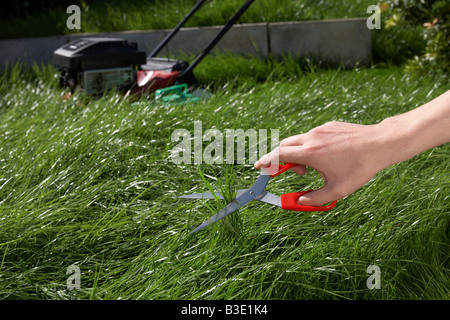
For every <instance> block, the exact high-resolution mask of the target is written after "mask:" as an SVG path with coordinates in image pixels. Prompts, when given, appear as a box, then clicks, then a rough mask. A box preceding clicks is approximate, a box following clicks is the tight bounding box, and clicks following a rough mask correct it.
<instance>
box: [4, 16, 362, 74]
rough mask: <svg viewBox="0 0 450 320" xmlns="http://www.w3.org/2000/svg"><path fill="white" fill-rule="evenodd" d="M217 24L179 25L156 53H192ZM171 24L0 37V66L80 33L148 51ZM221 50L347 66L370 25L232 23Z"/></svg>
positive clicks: (47, 58) (36, 55)
mask: <svg viewBox="0 0 450 320" xmlns="http://www.w3.org/2000/svg"><path fill="white" fill-rule="evenodd" d="M221 28H222V26H212V27H198V28H182V29H180V31H179V32H178V33H177V34H176V35H175V36H174V38H172V40H171V41H170V42H169V43H168V44H167V46H166V47H165V48H164V49H163V50H162V51H161V52H160V53H159V56H162V57H164V56H173V55H178V54H180V53H185V54H190V55H196V54H198V53H199V52H201V50H203V49H204V48H205V47H206V46H207V44H208V43H209V42H210V41H211V40H212V38H213V37H214V36H215V35H216V34H217V33H218V32H219V30H220V29H221ZM168 32H170V30H152V31H123V32H101V33H90V34H82V33H74V34H70V35H64V36H52V37H40V38H25V39H12V40H1V41H0V67H3V66H4V65H5V63H6V62H9V63H15V62H23V63H26V64H30V63H33V62H38V63H41V62H51V59H52V56H53V51H54V50H56V49H57V48H59V47H60V46H62V45H64V44H65V43H67V42H70V41H72V40H74V39H77V38H80V37H87V36H89V37H97V36H99V37H105V36H107V37H116V38H124V39H127V40H129V41H133V42H137V43H138V47H139V49H140V50H144V51H145V52H146V53H147V54H149V53H150V52H151V50H152V48H153V47H155V46H156V44H158V43H159V42H160V41H161V40H162V39H163V38H164V37H165V35H166V34H167V33H168ZM217 50H225V51H230V52H232V53H236V54H248V55H254V56H259V57H261V58H267V57H268V56H269V55H272V56H273V57H282V56H287V55H289V56H295V57H307V58H311V59H320V60H323V61H325V62H340V63H344V64H345V65H347V66H352V65H354V64H356V63H359V64H360V65H366V64H368V63H369V62H370V59H371V30H369V29H368V28H367V26H366V18H352V19H339V20H312V21H293V22H276V23H268V24H267V23H253V24H236V25H234V26H233V27H232V28H231V29H230V30H229V31H228V33H227V34H226V35H225V36H224V37H223V38H222V40H221V41H220V42H219V43H218V44H217V46H216V48H215V49H214V50H213V51H217Z"/></svg>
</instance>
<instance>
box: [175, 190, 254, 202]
mask: <svg viewBox="0 0 450 320" xmlns="http://www.w3.org/2000/svg"><path fill="white" fill-rule="evenodd" d="M248 190H249V189H239V190H237V191H236V197H240V196H241V195H242V194H243V193H244V192H246V191H248ZM177 198H178V199H215V198H218V199H221V200H223V199H224V196H223V193H222V192H214V193H211V192H203V193H193V194H185V195H182V196H178V197H177Z"/></svg>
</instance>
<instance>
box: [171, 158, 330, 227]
mask: <svg viewBox="0 0 450 320" xmlns="http://www.w3.org/2000/svg"><path fill="white" fill-rule="evenodd" d="M294 166H297V164H294V163H286V164H283V165H279V167H278V171H276V172H275V173H273V174H268V173H267V172H264V170H262V171H263V172H262V173H261V174H260V175H259V176H258V178H257V179H256V181H255V183H254V184H253V185H252V186H251V187H250V188H249V189H241V190H238V191H237V192H236V199H235V200H233V201H232V202H230V203H229V204H228V205H227V206H225V207H224V208H223V209H221V210H220V211H219V212H217V213H216V214H214V215H213V216H211V217H210V218H209V219H208V220H205V221H203V223H202V224H200V225H199V226H198V227H197V228H195V229H194V230H193V231H191V232H190V233H189V234H192V233H194V232H197V231H199V230H201V229H203V228H205V227H207V226H209V225H211V224H213V223H214V222H217V221H218V220H220V219H222V218H224V217H226V216H227V215H229V214H230V213H233V212H234V211H236V210H238V209H239V208H240V207H242V206H244V205H246V204H247V203H249V202H250V201H252V200H257V201H262V202H265V203H269V204H272V205H274V206H278V207H281V209H284V210H291V211H310V212H311V211H328V210H331V209H333V208H334V206H335V205H336V203H337V201H336V200H335V201H333V202H332V203H330V204H328V205H324V206H305V205H300V204H298V203H297V200H298V198H300V197H301V196H302V195H304V194H305V193H307V192H310V191H313V190H308V191H300V192H292V193H285V194H282V195H281V196H276V195H274V194H272V193H270V192H267V191H265V188H266V186H267V184H268V183H269V180H270V178H273V177H276V176H278V175H279V174H281V173H283V172H285V171H287V170H289V169H290V168H292V167H294ZM216 197H217V198H219V199H223V195H222V193H220V192H217V193H214V194H212V193H211V192H205V193H195V194H189V195H182V196H179V197H177V198H181V199H215V198H216Z"/></svg>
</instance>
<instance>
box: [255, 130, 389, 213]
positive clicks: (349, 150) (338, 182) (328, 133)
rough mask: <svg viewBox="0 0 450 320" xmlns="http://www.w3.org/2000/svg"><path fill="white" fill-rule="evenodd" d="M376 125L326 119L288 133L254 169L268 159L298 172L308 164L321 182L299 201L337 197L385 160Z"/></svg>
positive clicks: (354, 187)
mask: <svg viewBox="0 0 450 320" xmlns="http://www.w3.org/2000/svg"><path fill="white" fill-rule="evenodd" d="M379 130H380V128H379V127H378V125H359V124H351V123H345V122H335V121H334V122H329V123H326V124H324V125H322V126H319V127H316V128H314V129H312V130H310V131H309V132H307V133H305V134H299V135H296V136H292V137H289V138H287V139H284V140H283V141H281V142H280V146H279V147H278V148H276V149H275V150H273V151H271V152H270V153H268V154H266V155H264V156H263V157H261V159H259V160H258V161H257V162H256V163H255V167H256V168H257V169H261V168H263V167H267V166H269V165H270V164H271V163H295V164H298V166H295V167H293V168H291V170H293V171H294V172H296V173H298V174H304V173H306V168H307V167H310V168H312V169H314V170H316V171H317V172H319V173H320V174H321V176H322V177H323V179H324V181H325V185H324V186H323V187H322V188H320V189H318V190H315V191H312V192H308V193H306V194H305V195H303V196H301V197H300V198H299V199H298V203H299V204H303V205H312V206H319V205H323V204H325V203H328V202H331V201H334V200H337V199H341V198H344V197H346V196H347V195H349V194H351V193H353V192H354V191H356V190H357V189H359V188H361V187H362V186H363V185H365V184H366V183H367V182H368V181H369V180H370V179H372V178H373V177H374V176H375V175H376V174H377V173H378V172H379V171H381V170H382V169H384V168H385V167H386V166H387V164H388V163H389V160H390V159H389V156H388V155H386V154H385V151H386V150H385V148H384V146H383V145H382V144H380V139H379V137H380V131H379Z"/></svg>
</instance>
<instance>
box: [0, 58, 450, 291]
mask: <svg viewBox="0 0 450 320" xmlns="http://www.w3.org/2000/svg"><path fill="white" fill-rule="evenodd" d="M224 65H226V66H227V68H224V67H223V66H224ZM230 70H239V72H238V73H234V72H232V71H230ZM55 72H56V71H55V70H54V68H52V67H49V66H41V67H37V66H35V67H34V68H33V69H30V70H24V69H22V68H20V67H18V66H13V67H10V68H8V69H7V70H5V71H4V73H3V74H2V75H1V79H0V80H1V82H0V298H1V299H448V297H449V288H450V280H449V279H450V277H449V239H448V227H449V219H450V205H449V203H450V201H449V200H450V175H449V172H450V170H449V169H450V168H449V163H450V162H449V156H450V146H449V145H448V144H447V145H444V146H441V147H437V148H434V149H432V150H429V151H427V152H424V153H422V154H420V155H418V156H416V157H414V158H413V159H411V160H408V161H406V162H404V163H401V164H398V165H395V166H393V167H390V168H388V169H386V170H384V171H382V172H381V173H379V174H378V175H377V176H376V177H375V178H374V179H373V180H372V181H370V182H369V183H368V184H367V185H366V186H365V187H363V188H362V189H360V190H359V191H357V192H355V193H354V194H352V195H350V196H348V197H347V198H345V199H343V200H341V201H339V202H338V204H337V206H336V208H335V209H333V210H331V211H329V212H323V213H298V212H289V211H283V210H281V209H278V208H274V207H272V206H270V205H268V204H262V203H259V202H255V203H252V204H249V205H247V206H246V207H244V208H242V209H241V210H239V211H238V212H235V213H233V215H231V217H229V219H226V220H225V221H220V222H218V223H216V224H215V225H212V226H210V227H209V228H207V229H205V230H202V231H201V232H199V233H196V234H194V235H189V234H188V233H189V232H190V231H192V230H193V229H194V228H195V227H196V226H197V225H198V224H200V223H201V222H202V221H203V220H204V219H206V218H208V217H209V216H211V215H212V214H213V213H214V212H215V211H216V210H218V209H220V208H221V207H223V206H224V205H226V203H227V201H229V200H230V199H231V194H232V193H233V190H235V189H239V188H246V187H249V186H250V185H251V184H252V183H253V181H254V179H255V178H256V177H257V175H258V174H259V172H258V171H257V170H255V169H254V168H253V167H252V164H251V163H246V164H244V165H238V164H234V165H231V164H230V165H228V164H222V165H220V164H213V165H207V164H200V165H194V164H190V165H189V164H187V165H183V166H177V165H175V164H174V163H173V162H172V161H171V160H170V154H171V152H170V151H171V150H172V149H173V148H174V145H175V143H174V142H172V141H171V134H172V133H173V131H174V130H176V129H182V128H184V129H187V130H188V131H189V132H191V133H192V134H194V128H193V125H194V121H202V126H203V132H204V131H206V130H207V129H210V128H217V129H219V130H221V131H222V132H225V130H226V129H238V128H241V129H243V130H247V129H250V128H253V129H279V132H280V139H283V138H285V137H288V136H290V135H293V134H298V133H301V132H306V131H308V130H309V129H311V128H313V127H315V126H318V125H321V124H323V123H325V122H327V121H331V120H341V121H348V122H354V123H365V124H369V123H376V122H378V121H380V120H382V119H383V118H385V117H387V116H391V115H394V114H398V113H401V112H405V111H407V110H409V109H412V108H414V107H417V106H419V105H421V104H422V103H424V102H426V101H428V100H430V99H432V98H434V97H436V96H437V95H439V94H441V93H442V92H444V91H446V90H448V89H449V85H448V78H447V77H445V76H433V77H432V78H420V79H419V78H413V77H410V76H408V75H405V74H404V73H403V71H402V69H400V68H389V69H375V68H374V69H361V70H360V69H354V70H331V69H330V70H323V69H322V70H320V69H315V68H314V67H312V66H311V67H310V68H309V69H307V70H305V69H304V68H300V67H299V66H298V65H297V64H296V63H295V62H294V61H289V60H287V61H285V62H263V61H260V60H258V59H252V58H243V57H239V58H238V57H233V56H228V55H223V56H216V57H214V58H213V57H208V58H207V59H205V61H204V63H203V62H202V64H201V65H199V67H198V69H196V75H197V77H198V79H199V81H200V82H202V83H203V84H206V85H207V84H211V86H210V88H211V90H212V92H213V95H212V97H210V98H209V99H207V100H204V101H201V102H197V103H192V104H183V105H172V106H168V107H167V106H163V105H159V104H156V103H155V102H154V101H152V100H145V99H142V100H140V101H138V102H133V101H129V100H127V99H125V98H123V97H122V96H121V95H119V94H116V93H113V92H111V93H108V94H105V96H103V97H102V98H99V99H90V98H88V97H85V96H83V95H82V94H80V93H76V94H75V95H74V96H73V97H72V98H71V99H70V100H68V101H65V100H63V99H61V97H62V96H63V95H64V93H65V92H64V91H62V90H61V89H59V88H58V86H57V78H56V77H55V75H54V74H55ZM238 74H239V77H238ZM269 132H270V131H269ZM321 185H322V181H321V179H320V176H319V175H318V174H316V173H314V172H312V171H311V172H309V173H307V174H306V175H305V176H297V175H295V174H293V173H285V174H283V175H281V176H279V177H277V178H274V179H272V181H270V182H269V184H268V187H267V189H268V191H270V192H272V193H275V194H281V193H287V192H292V191H296V190H305V189H309V188H317V187H320V186H321ZM208 188H211V189H214V190H220V189H222V190H224V191H226V192H225V193H226V199H225V200H218V201H215V200H207V201H206V200H205V201H201V200H197V201H191V200H181V199H175V198H174V197H175V196H176V195H179V194H184V193H194V192H204V191H208ZM74 264H75V265H77V266H78V267H79V268H80V270H81V287H80V289H73V290H68V287H67V279H68V278H69V276H70V274H67V268H68V267H69V266H71V265H74ZM370 265H377V266H378V267H379V268H380V270H381V289H372V290H369V289H368V288H367V285H366V281H367V279H368V277H369V274H368V273H367V272H366V271H367V268H368V267H369V266H370Z"/></svg>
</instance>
